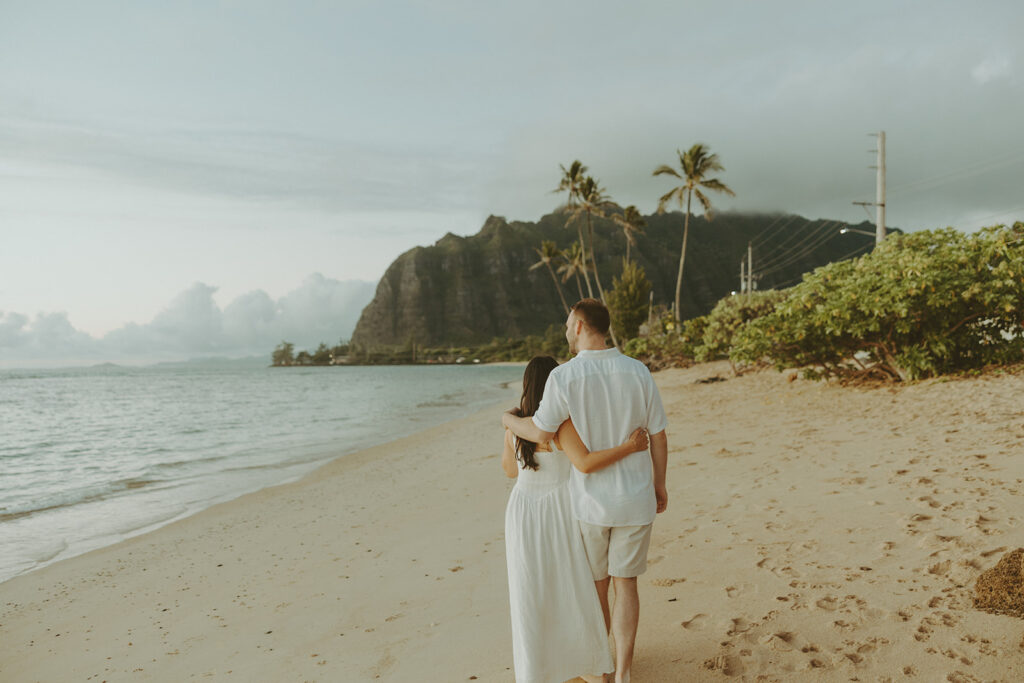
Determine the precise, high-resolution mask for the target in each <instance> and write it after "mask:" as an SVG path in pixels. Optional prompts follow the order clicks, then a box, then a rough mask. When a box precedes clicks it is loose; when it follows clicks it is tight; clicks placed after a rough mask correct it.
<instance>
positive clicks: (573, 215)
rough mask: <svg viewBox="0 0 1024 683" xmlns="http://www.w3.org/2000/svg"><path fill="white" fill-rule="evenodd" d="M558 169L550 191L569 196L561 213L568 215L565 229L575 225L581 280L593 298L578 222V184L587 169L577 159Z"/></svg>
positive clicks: (581, 230) (580, 224)
mask: <svg viewBox="0 0 1024 683" xmlns="http://www.w3.org/2000/svg"><path fill="white" fill-rule="evenodd" d="M558 167H559V168H560V169H562V178H561V180H559V181H558V187H556V188H555V189H554V190H552V192H568V194H569V197H568V200H567V201H566V202H565V206H564V207H562V211H563V212H565V213H567V214H569V219H568V220H567V221H566V222H565V227H567V228H568V227H570V226H571V225H572V224H573V223H576V234H577V236H578V237H579V240H580V249H581V250H583V279H584V281H586V283H587V292H589V293H590V296H594V292H593V290H592V289H591V288H590V278H589V277H588V276H587V270H588V269H587V267H586V265H587V252H586V245H585V244H584V242H583V225H582V223H581V222H580V215H579V205H580V202H579V189H580V184H581V183H582V182H583V179H584V174H585V173H586V172H587V167H586V166H584V165H583V163H582V162H580V160H579V159H577V160H575V161H573V162H572V163H571V164H569V168H566V167H565V166H563V165H562V164H559V165H558ZM581 298H582V297H581Z"/></svg>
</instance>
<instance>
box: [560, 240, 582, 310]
mask: <svg viewBox="0 0 1024 683" xmlns="http://www.w3.org/2000/svg"><path fill="white" fill-rule="evenodd" d="M562 259H563V260H564V262H563V263H562V265H560V266H558V274H559V275H561V276H562V282H568V281H569V278H571V277H574V276H575V278H576V290H577V291H578V292H579V294H580V298H581V299H582V298H583V287H582V286H581V285H580V273H583V274H584V275H585V274H586V272H587V262H586V260H585V257H584V254H583V248H582V247H580V243H579V242H573V243H572V244H570V245H569V248H568V249H566V250H564V251H563V252H562Z"/></svg>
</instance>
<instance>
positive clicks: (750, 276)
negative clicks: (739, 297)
mask: <svg viewBox="0 0 1024 683" xmlns="http://www.w3.org/2000/svg"><path fill="white" fill-rule="evenodd" d="M753 292H754V243H753V242H747V294H753Z"/></svg>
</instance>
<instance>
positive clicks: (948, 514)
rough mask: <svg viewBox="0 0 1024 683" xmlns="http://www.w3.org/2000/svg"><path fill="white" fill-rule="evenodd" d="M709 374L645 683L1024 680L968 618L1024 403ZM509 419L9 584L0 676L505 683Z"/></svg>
mask: <svg viewBox="0 0 1024 683" xmlns="http://www.w3.org/2000/svg"><path fill="white" fill-rule="evenodd" d="M712 375H720V376H722V377H729V374H728V368H727V366H724V365H722V364H711V365H702V366H698V367H695V368H691V369H688V370H671V371H666V372H661V373H658V374H657V375H656V378H657V381H658V384H659V386H660V387H661V390H662V396H663V399H664V402H665V405H666V409H667V411H668V413H669V419H670V426H669V447H670V454H669V470H668V484H669V491H670V496H671V498H670V503H669V509H668V511H667V512H666V513H664V514H663V515H660V516H659V518H658V520H657V522H656V525H655V530H654V539H653V543H652V547H651V554H650V557H651V565H650V569H649V571H648V572H647V574H645V575H644V576H643V577H641V580H640V592H641V600H642V614H641V624H640V633H639V638H638V648H637V657H636V663H635V668H634V681H637V682H640V681H720V680H729V679H730V678H731V679H732V680H747V681H833V680H835V681H890V680H891V681H902V680H907V681H929V682H930V681H947V680H948V681H954V682H955V681H991V680H997V681H1019V680H1024V650H1022V649H1021V636H1022V635H1024V621H1021V620H1020V619H1017V618H1015V617H1011V616H1000V615H994V614H989V613H986V612H982V611H979V610H976V609H975V608H974V607H973V606H972V597H973V588H974V582H975V580H976V579H977V577H978V576H979V574H980V573H981V572H982V571H983V570H985V569H988V568H990V567H992V566H994V565H995V564H996V562H997V561H998V560H999V559H1000V557H1002V556H1003V555H1004V553H1006V552H1008V551H1010V550H1013V549H1014V548H1016V547H1018V546H1024V534H1022V528H1021V526H1020V524H1021V519H1022V515H1024V509H1022V503H1024V499H1022V498H1021V490H1022V482H1024V458H1022V455H1024V449H1022V444H1024V411H1022V406H1024V401H1022V397H1024V379H1022V378H1021V377H1015V376H989V377H984V378H979V379H972V380H958V381H948V382H944V381H928V382H924V383H919V384H914V385H909V386H904V387H898V388H880V389H849V388H847V389H843V388H839V387H835V386H828V385H825V384H820V383H812V382H806V381H802V380H798V381H793V382H790V381H787V378H788V375H786V374H783V375H780V374H777V373H774V372H765V373H757V374H753V375H749V376H744V377H741V378H729V379H727V381H724V382H716V383H709V384H699V383H696V380H698V379H701V378H705V377H708V376H712ZM514 399H515V395H514V394H513V393H510V394H509V403H510V404H511V403H513V402H514ZM498 412H499V411H498V410H497V409H493V408H492V409H489V410H487V411H484V412H482V413H480V414H478V415H475V416H472V417H469V418H466V419H463V420H459V421H456V422H451V423H448V424H445V425H441V426H439V427H436V428H434V429H431V430H429V431H426V432H423V433H420V434H417V435H415V436H412V437H409V438H406V439H402V440H399V441H396V442H393V443H390V444H387V445H384V446H380V447H377V448H373V449H370V450H367V451H364V452H361V453H358V454H355V455H352V456H346V457H345V458H341V459H339V460H337V461H335V462H334V463H332V464H330V465H328V466H326V467H325V468H323V469H321V470H319V471H318V472H316V473H315V474H314V475H311V476H310V477H308V478H306V479H305V480H303V481H300V482H297V483H295V484H289V485H285V486H280V487H276V488H273V489H268V490H265V491H261V492H259V493H255V494H252V495H248V496H245V497H243V498H240V499H238V500H236V501H233V502H230V503H225V504H222V505H219V506H217V507H214V508H211V509H209V510H207V511H205V512H203V513H200V514H198V515H195V516H194V517H191V518H189V519H186V520H183V521H181V522H178V523H175V524H172V525H170V526H167V527H164V528H162V529H160V530H157V531H155V532H153V533H150V534H146V535H144V536H140V537H138V538H135V539H132V540H129V541H126V542H123V543H121V544H119V545H116V546H112V547H109V548H105V549H102V550H98V551H95V552H92V553H89V554H87V555H83V556H81V557H77V558H72V559H70V560H67V561H64V562H60V563H57V564H55V565H52V566H50V567H47V568H44V569H42V570H39V571H36V572H33V573H31V574H28V575H25V576H21V577H18V578H15V579H12V580H10V581H7V582H5V583H3V584H0V606H2V612H0V643H2V646H0V680H2V681H4V682H5V683H6V682H8V681H18V682H20V681H104V680H107V681H124V680H140V681H141V680H159V681H185V680H190V679H192V678H212V679H213V680H218V681H219V680H240V681H249V680H254V681H373V680H377V679H379V680H386V681H444V682H447V681H465V680H473V679H474V677H475V680H481V681H491V680H494V681H510V680H512V672H511V668H510V667H511V647H510V632H509V626H508V623H507V620H508V615H507V609H508V608H507V599H508V598H507V590H506V584H505V565H504V562H505V559H504V546H503V540H502V517H503V513H504V505H505V500H506V497H507V491H508V488H509V487H510V484H509V483H508V482H507V481H506V480H505V478H504V477H503V476H502V474H501V471H500V465H499V456H498V454H499V449H500V445H501V429H500V423H499V416H498Z"/></svg>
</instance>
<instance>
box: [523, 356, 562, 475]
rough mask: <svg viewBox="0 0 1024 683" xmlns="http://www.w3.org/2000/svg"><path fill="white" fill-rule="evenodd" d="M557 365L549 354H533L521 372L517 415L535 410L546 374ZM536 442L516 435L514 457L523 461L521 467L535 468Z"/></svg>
mask: <svg viewBox="0 0 1024 683" xmlns="http://www.w3.org/2000/svg"><path fill="white" fill-rule="evenodd" d="M557 367H558V361H557V360H555V359H554V358H552V357H551V356H534V357H533V358H532V359H531V360H530V362H529V363H527V364H526V371H525V372H524V373H523V397H522V398H521V399H519V415H520V416H521V417H530V416H532V415H533V414H534V413H536V412H537V408H538V406H540V399H541V398H542V397H543V396H544V385H545V384H547V381H548V375H550V374H551V371H552V370H554V369H555V368H557ZM536 452H537V444H535V443H534V442H532V441H527V440H526V439H520V438H519V437H518V436H517V437H516V459H517V460H519V461H520V462H521V463H523V467H526V468H529V469H531V470H535V469H537V458H535V457H534V454H535V453H536Z"/></svg>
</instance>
